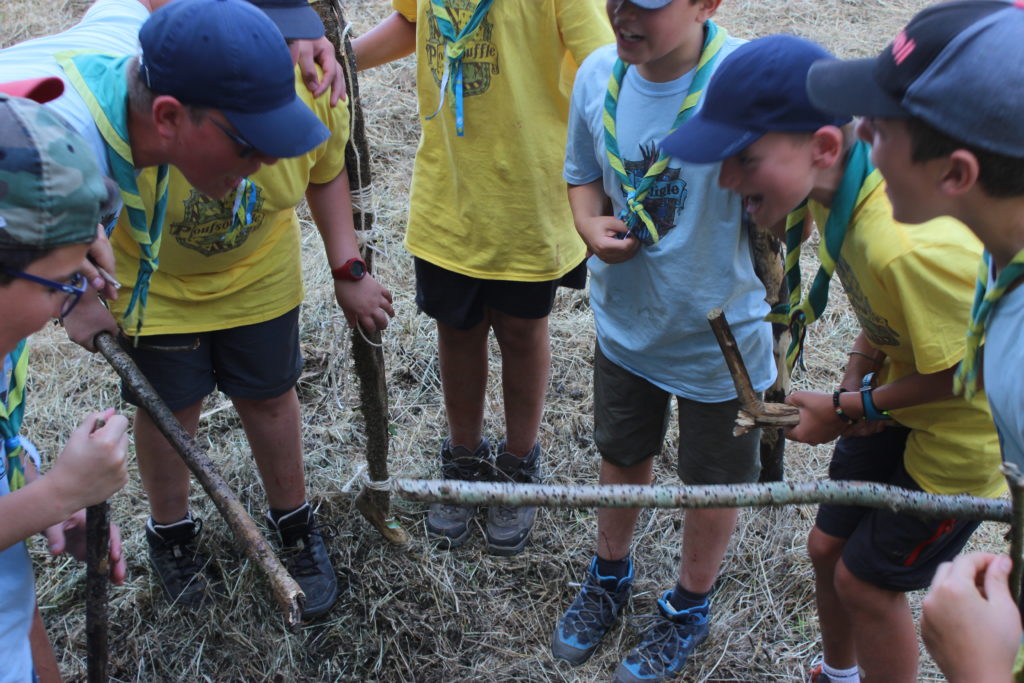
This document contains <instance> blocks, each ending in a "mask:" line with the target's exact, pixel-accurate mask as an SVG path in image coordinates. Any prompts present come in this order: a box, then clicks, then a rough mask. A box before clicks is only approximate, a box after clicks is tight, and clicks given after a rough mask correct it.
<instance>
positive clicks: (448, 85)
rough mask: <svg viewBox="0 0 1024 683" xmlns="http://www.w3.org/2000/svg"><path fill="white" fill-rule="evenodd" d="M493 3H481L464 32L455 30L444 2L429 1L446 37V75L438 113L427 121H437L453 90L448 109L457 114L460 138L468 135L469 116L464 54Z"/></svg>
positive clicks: (441, 0)
mask: <svg viewBox="0 0 1024 683" xmlns="http://www.w3.org/2000/svg"><path fill="white" fill-rule="evenodd" d="M493 3H494V0H478V1H477V4H476V7H475V8H474V9H473V14H472V15H471V16H470V17H469V21H467V22H466V25H465V26H463V27H462V30H460V31H456V30H455V22H454V21H453V20H452V16H451V14H450V13H449V12H448V8H447V7H446V6H445V0H430V8H431V10H432V11H433V13H434V24H435V25H436V26H437V30H438V32H439V33H440V34H441V37H442V38H444V56H445V62H444V74H443V75H442V76H441V101H440V102H438V104H437V111H435V112H434V113H433V114H431V115H430V116H428V117H427V120H428V121H429V120H430V119H432V118H434V117H435V116H437V115H438V114H439V113H440V112H441V108H442V107H444V99H445V93H446V92H447V91H448V90H451V95H452V100H451V103H450V105H449V106H451V107H452V109H453V110H454V111H455V133H456V134H457V135H458V136H459V137H463V136H464V135H465V134H466V117H465V111H464V109H463V102H462V99H463V98H462V92H463V82H462V55H463V54H465V52H466V46H467V45H469V39H470V37H471V36H472V35H473V33H474V32H475V31H476V29H477V27H478V26H480V23H481V22H482V21H483V20H484V17H486V16H487V11H488V10H490V9H491V5H492V4H493Z"/></svg>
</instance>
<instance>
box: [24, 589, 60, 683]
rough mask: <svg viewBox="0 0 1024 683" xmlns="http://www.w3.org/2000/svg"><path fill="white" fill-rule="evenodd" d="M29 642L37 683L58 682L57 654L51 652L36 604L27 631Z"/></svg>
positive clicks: (48, 639) (48, 638)
mask: <svg viewBox="0 0 1024 683" xmlns="http://www.w3.org/2000/svg"><path fill="white" fill-rule="evenodd" d="M28 640H29V644H30V645H31V646H32V666H33V667H34V668H35V670H36V676H38V677H39V683H60V680H61V678H60V667H59V666H57V655H56V654H54V652H53V645H52V644H51V643H50V636H48V635H47V634H46V626H44V625H43V617H42V615H40V614H39V605H36V609H35V614H34V615H33V616H32V626H31V628H30V629H29V632H28Z"/></svg>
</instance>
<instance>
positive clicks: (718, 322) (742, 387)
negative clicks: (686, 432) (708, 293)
mask: <svg viewBox="0 0 1024 683" xmlns="http://www.w3.org/2000/svg"><path fill="white" fill-rule="evenodd" d="M708 324H709V325H711V330H712V332H714V333H715V339H717V340H718V346H719V347H721V349H722V355H723V356H725V363H726V365H728V366H729V374H730V375H732V383H733V386H735V387H736V396H737V397H738V398H739V401H740V411H739V413H738V414H737V415H736V426H735V427H734V428H733V430H732V435H733V436H742V435H744V434H746V433H748V432H750V431H751V430H753V429H757V428H758V427H773V428H774V427H795V426H796V425H798V424H800V410H799V409H798V408H797V407H796V406H791V405H787V404H785V403H765V402H764V401H762V400H761V398H760V397H759V396H758V395H757V392H756V391H754V385H752V384H751V383H750V375H749V374H748V373H747V366H746V365H745V364H744V363H743V356H742V355H741V354H740V349H739V346H737V344H736V338H735V337H733V336H732V330H730V329H729V322H728V321H727V320H726V319H725V313H723V312H722V309H720V308H715V309H712V310H711V312H710V313H708Z"/></svg>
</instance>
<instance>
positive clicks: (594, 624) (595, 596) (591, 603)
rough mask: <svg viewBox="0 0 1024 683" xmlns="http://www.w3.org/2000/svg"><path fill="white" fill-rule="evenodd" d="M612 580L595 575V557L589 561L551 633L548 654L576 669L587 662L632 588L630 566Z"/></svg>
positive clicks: (613, 621) (627, 598)
mask: <svg viewBox="0 0 1024 683" xmlns="http://www.w3.org/2000/svg"><path fill="white" fill-rule="evenodd" d="M612 581H614V577H604V576H598V574H597V558H596V557H595V558H594V559H592V560H591V561H590V569H589V570H588V571H587V578H586V579H585V580H584V581H583V585H582V586H580V592H579V594H578V595H577V596H576V599H575V600H573V601H572V604H571V605H569V609H567V610H566V611H565V614H563V615H562V618H561V619H559V620H558V624H557V625H556V626H555V632H554V633H552V634H551V654H552V655H554V656H555V657H556V658H557V659H564V660H565V661H567V662H569V663H570V664H572V665H573V666H578V665H580V664H582V663H583V662H585V661H587V660H588V659H590V656H591V655H592V654H594V651H595V650H597V646H598V645H599V644H600V643H601V639H602V638H604V634H606V633H607V632H608V631H609V629H611V627H612V626H613V625H614V624H615V621H616V620H617V619H618V618H619V614H620V613H621V612H622V608H623V607H625V606H626V601H627V600H629V593H630V591H631V590H632V588H633V564H632V563H630V565H629V573H628V574H627V575H626V576H625V577H623V578H621V579H619V580H618V582H617V583H615V584H614V588H613V589H611V590H609V589H607V588H605V587H604V586H602V585H601V584H602V582H603V583H604V584H605V585H608V584H609V583H611V582H612Z"/></svg>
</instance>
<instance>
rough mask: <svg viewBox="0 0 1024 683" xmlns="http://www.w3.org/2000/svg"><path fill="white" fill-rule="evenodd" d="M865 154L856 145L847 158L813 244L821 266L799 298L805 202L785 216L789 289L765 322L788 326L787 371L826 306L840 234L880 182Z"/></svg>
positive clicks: (867, 150)
mask: <svg viewBox="0 0 1024 683" xmlns="http://www.w3.org/2000/svg"><path fill="white" fill-rule="evenodd" d="M870 150H871V148H870V147H868V145H867V143H865V142H862V141H860V140H858V141H857V142H855V143H854V144H853V146H852V147H851V148H850V151H849V153H848V154H847V157H846V170H845V171H844V173H843V179H842V181H840V183H839V188H838V189H837V190H836V194H835V196H834V197H833V198H832V206H831V207H830V209H829V213H828V221H827V222H826V223H825V232H824V234H823V235H822V237H821V241H820V242H819V244H818V258H819V260H820V261H821V265H820V266H819V267H818V272H817V274H815V276H814V281H813V282H812V283H811V287H810V290H809V291H808V292H807V296H806V297H805V298H803V299H801V296H802V294H803V291H802V287H801V283H800V242H801V239H802V238H803V229H804V217H805V216H806V215H807V202H804V203H803V204H801V205H800V206H798V207H797V208H796V209H794V210H793V211H792V212H791V213H790V214H789V215H788V216H787V217H786V284H787V285H788V286H789V301H788V302H783V303H780V304H778V305H776V306H775V308H774V309H772V312H771V313H770V314H768V316H767V317H766V318H765V320H767V321H769V322H773V323H779V324H782V325H788V326H789V329H790V332H791V333H792V340H791V341H790V343H789V350H788V351H787V352H786V365H787V366H788V367H789V369H790V370H792V369H793V366H794V365H795V364H796V362H797V359H798V358H799V357H800V355H801V352H802V350H803V346H804V336H805V335H806V333H807V326H808V325H810V324H811V323H813V322H814V321H815V320H817V319H818V318H819V317H820V316H821V314H822V313H823V312H824V311H825V306H826V305H828V286H829V282H830V281H831V280H832V273H834V272H835V269H836V261H837V260H838V259H839V252H840V250H841V249H842V248H843V240H844V239H845V238H846V229H847V228H848V227H849V225H850V219H851V218H852V217H853V210H854V208H856V206H857V205H858V204H860V203H861V202H862V201H864V199H865V198H866V197H867V196H868V195H869V194H870V193H871V192H872V191H873V190H874V189H875V188H876V187H878V185H879V183H881V182H882V175H881V173H879V172H878V171H877V170H876V169H875V167H874V166H872V165H871V159H870Z"/></svg>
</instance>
